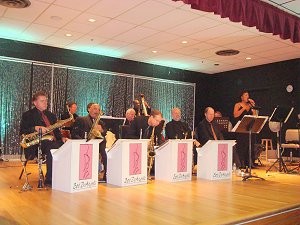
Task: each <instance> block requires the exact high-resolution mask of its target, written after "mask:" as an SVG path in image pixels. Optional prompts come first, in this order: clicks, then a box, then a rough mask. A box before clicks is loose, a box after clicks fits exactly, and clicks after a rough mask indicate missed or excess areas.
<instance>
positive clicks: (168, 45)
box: [156, 37, 197, 51]
mask: <svg viewBox="0 0 300 225" xmlns="http://www.w3.org/2000/svg"><path fill="white" fill-rule="evenodd" d="M182 41H187V43H185V44H183V43H182ZM195 44H197V41H195V40H193V39H190V38H186V37H185V38H178V39H175V40H172V41H168V42H165V43H163V44H161V45H157V46H156V47H157V48H159V49H164V50H166V51H174V50H177V49H186V48H191V46H192V45H195Z"/></svg>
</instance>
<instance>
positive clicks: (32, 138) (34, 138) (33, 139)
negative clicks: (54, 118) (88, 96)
mask: <svg viewBox="0 0 300 225" xmlns="http://www.w3.org/2000/svg"><path fill="white" fill-rule="evenodd" d="M71 120H73V115H72V114H71V113H70V117H69V118H68V119H65V120H60V121H58V122H57V123H55V124H52V125H50V126H48V127H47V132H46V133H44V134H42V138H41V140H42V141H43V140H49V141H53V139H54V137H53V136H52V135H50V134H49V133H51V132H52V131H54V130H55V129H57V128H60V127H62V126H63V125H64V124H65V123H67V122H69V121H71ZM21 137H22V140H21V142H20V145H21V147H23V148H29V147H31V146H34V145H37V144H38V143H39V133H38V132H37V131H36V132H33V133H30V134H23V135H22V136H21Z"/></svg>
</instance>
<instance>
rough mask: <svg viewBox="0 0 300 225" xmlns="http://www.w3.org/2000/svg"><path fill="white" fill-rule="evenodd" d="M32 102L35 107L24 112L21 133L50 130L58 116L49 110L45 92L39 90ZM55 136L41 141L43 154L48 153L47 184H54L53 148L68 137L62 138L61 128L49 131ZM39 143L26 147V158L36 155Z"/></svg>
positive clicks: (57, 146) (43, 132)
mask: <svg viewBox="0 0 300 225" xmlns="http://www.w3.org/2000/svg"><path fill="white" fill-rule="evenodd" d="M32 102H33V104H34V106H35V107H34V108H33V109H30V110H28V111H27V112H24V113H23V115H22V120H21V125H20V134H21V135H23V134H31V133H34V132H39V129H41V130H42V134H45V133H47V132H49V130H48V127H49V126H50V125H53V124H55V123H56V122H57V118H56V116H55V115H54V114H53V113H52V112H50V111H48V110H47V107H48V99H47V95H46V94H45V93H44V92H37V93H35V94H34V95H33V97H32ZM49 134H50V135H52V136H53V139H51V140H43V141H42V143H41V148H42V152H43V154H46V167H47V173H46V179H45V185H46V186H51V185H52V154H51V152H50V150H51V149H57V148H59V147H60V146H61V145H62V144H63V142H65V141H66V140H67V139H66V138H62V137H61V134H60V131H59V129H55V130H53V131H52V132H50V133H49ZM37 149H38V145H33V146H31V147H28V148H26V149H25V151H24V153H25V158H26V159H27V160H30V159H33V158H34V157H35V156H36V153H37Z"/></svg>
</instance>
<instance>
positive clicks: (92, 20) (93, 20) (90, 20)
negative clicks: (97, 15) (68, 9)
mask: <svg viewBox="0 0 300 225" xmlns="http://www.w3.org/2000/svg"><path fill="white" fill-rule="evenodd" d="M88 21H89V22H91V23H94V22H96V20H95V19H93V18H91V19H89V20H88Z"/></svg>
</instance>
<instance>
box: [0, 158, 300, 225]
mask: <svg viewBox="0 0 300 225" xmlns="http://www.w3.org/2000/svg"><path fill="white" fill-rule="evenodd" d="M21 168H22V167H21V162H20V161H11V162H0V191H1V195H0V202H1V206H0V224H1V225H3V224H22V225H24V224H30V225H34V224H55V225H56V224H60V225H61V224H72V225H73V224H112V225H116V224H122V225H124V224H138V225H140V224H174V225H175V224H176V225H177V224H229V223H230V224H237V223H241V221H249V220H252V221H253V219H255V218H258V220H259V221H256V222H252V223H251V224H274V222H275V221H276V222H277V223H276V224H300V222H298V221H300V219H299V218H300V210H299V209H300V175H299V174H282V173H278V172H274V171H271V172H269V173H267V174H266V172H265V169H264V168H261V169H259V170H257V169H256V170H253V171H254V173H256V174H257V175H259V176H261V177H263V178H265V179H266V180H265V181H261V180H255V179H252V180H248V181H242V178H241V177H236V176H233V179H232V180H226V181H208V180H202V179H197V178H196V176H194V177H193V179H192V181H190V182H179V183H167V182H162V181H151V182H150V183H149V184H147V185H140V186H131V187H123V188H120V187H115V186H111V185H108V184H99V186H98V190H92V191H86V192H80V193H74V194H69V193H64V192H60V191H54V190H51V189H43V190H37V188H36V187H37V180H38V175H37V164H29V165H28V167H27V168H28V172H31V173H32V174H31V175H29V181H30V184H31V185H32V186H33V187H34V189H33V190H32V191H27V192H21V191H20V189H21V188H22V186H23V184H24V182H25V178H24V176H23V178H22V179H21V180H20V181H19V180H18V177H19V174H20V172H21ZM282 212H284V213H282ZM274 213H279V216H277V217H270V218H264V220H260V219H261V217H265V216H267V217H268V215H271V214H274ZM291 215H292V216H293V218H294V219H291V218H292V217H291ZM280 218H281V219H280ZM282 218H283V219H282ZM286 218H290V219H289V220H287V219H286ZM298 219H299V220H298ZM266 220H267V221H269V222H270V221H273V222H271V223H269V222H268V223H263V222H262V221H266ZM284 221H285V222H284ZM247 224H248V223H247Z"/></svg>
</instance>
